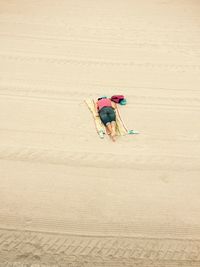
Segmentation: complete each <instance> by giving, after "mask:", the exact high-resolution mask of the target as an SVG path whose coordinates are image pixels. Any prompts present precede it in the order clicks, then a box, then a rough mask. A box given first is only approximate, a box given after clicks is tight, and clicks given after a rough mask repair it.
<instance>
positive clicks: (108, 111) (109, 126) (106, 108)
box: [95, 96, 116, 141]
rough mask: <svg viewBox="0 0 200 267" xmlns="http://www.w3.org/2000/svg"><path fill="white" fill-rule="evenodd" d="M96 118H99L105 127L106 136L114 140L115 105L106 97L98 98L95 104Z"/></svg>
mask: <svg viewBox="0 0 200 267" xmlns="http://www.w3.org/2000/svg"><path fill="white" fill-rule="evenodd" d="M95 109H96V116H99V117H100V119H101V121H102V123H103V124H104V125H105V128H106V132H107V134H108V135H109V136H110V137H111V139H112V140H113V141H115V140H116V114H115V109H116V104H115V103H114V102H113V101H111V100H110V99H109V98H107V97H106V96H103V97H100V98H98V100H97V102H96V103H95Z"/></svg>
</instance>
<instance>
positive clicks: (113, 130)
mask: <svg viewBox="0 0 200 267" xmlns="http://www.w3.org/2000/svg"><path fill="white" fill-rule="evenodd" d="M111 129H112V134H113V135H116V121H112V122H111Z"/></svg>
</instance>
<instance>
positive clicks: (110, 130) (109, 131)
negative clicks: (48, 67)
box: [106, 122, 112, 135]
mask: <svg viewBox="0 0 200 267" xmlns="http://www.w3.org/2000/svg"><path fill="white" fill-rule="evenodd" d="M106 132H107V134H108V135H110V134H111V133H112V126H111V123H110V122H107V123H106Z"/></svg>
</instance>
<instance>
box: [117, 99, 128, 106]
mask: <svg viewBox="0 0 200 267" xmlns="http://www.w3.org/2000/svg"><path fill="white" fill-rule="evenodd" d="M119 103H120V105H126V104H127V101H126V99H123V100H121V101H120V102H119Z"/></svg>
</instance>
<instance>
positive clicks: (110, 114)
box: [99, 107, 116, 125]
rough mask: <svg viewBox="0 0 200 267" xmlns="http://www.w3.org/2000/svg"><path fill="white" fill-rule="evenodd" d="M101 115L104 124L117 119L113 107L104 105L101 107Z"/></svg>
mask: <svg viewBox="0 0 200 267" xmlns="http://www.w3.org/2000/svg"><path fill="white" fill-rule="evenodd" d="M99 116H100V118H101V121H102V122H103V124H104V125H106V124H107V123H108V122H112V121H116V114H115V110H114V109H113V108H112V107H103V108H102V109H100V111H99Z"/></svg>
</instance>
